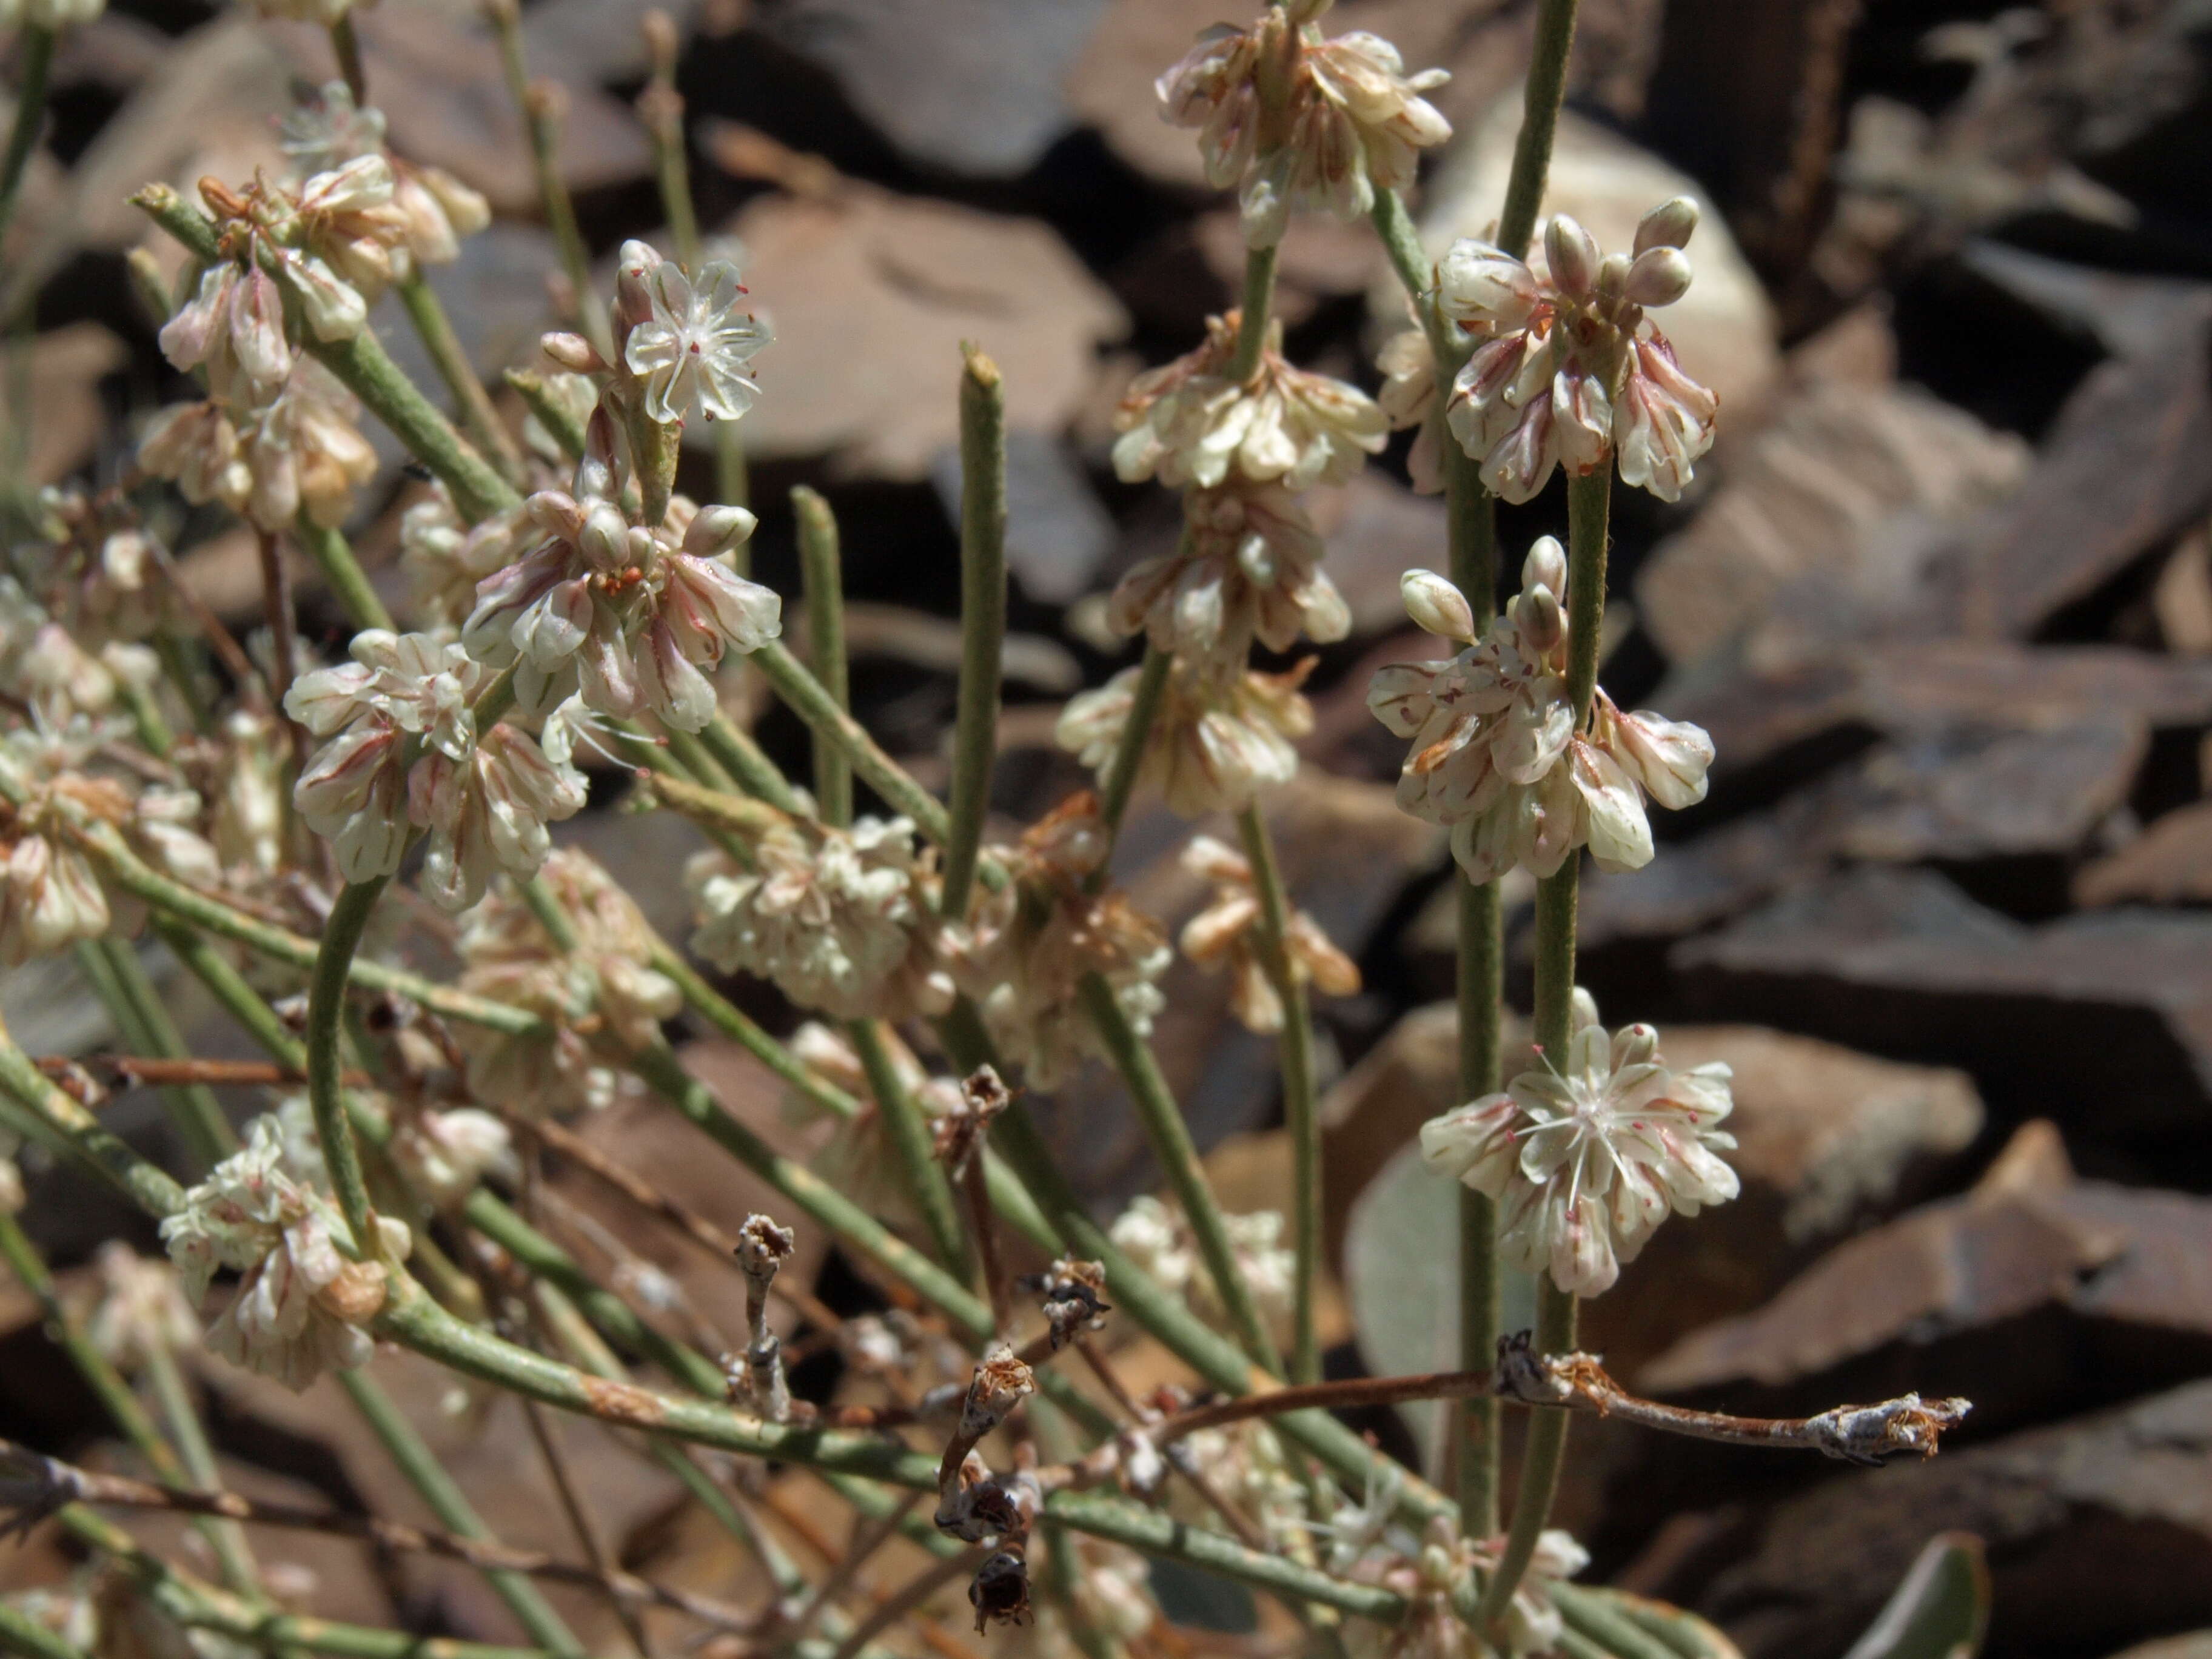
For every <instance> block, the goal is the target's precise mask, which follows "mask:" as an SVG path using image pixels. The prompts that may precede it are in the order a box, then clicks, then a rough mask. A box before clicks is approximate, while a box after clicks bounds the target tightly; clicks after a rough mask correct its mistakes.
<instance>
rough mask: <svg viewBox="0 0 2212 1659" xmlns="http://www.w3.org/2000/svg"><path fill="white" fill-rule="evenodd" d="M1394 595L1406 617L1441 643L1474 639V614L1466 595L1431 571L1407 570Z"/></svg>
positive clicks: (1399, 580) (1400, 579)
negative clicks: (1402, 603) (1398, 596)
mask: <svg viewBox="0 0 2212 1659" xmlns="http://www.w3.org/2000/svg"><path fill="white" fill-rule="evenodd" d="M1398 592H1400V593H1401V595H1402V596H1403V597H1404V599H1405V601H1406V614H1407V616H1409V617H1412V618H1413V621H1414V623H1416V624H1417V625H1418V626H1419V627H1420V628H1421V629H1423V630H1424V631H1425V632H1427V633H1431V634H1434V635H1437V638H1439V639H1445V640H1472V639H1473V638H1474V609H1473V608H1472V607H1471V606H1470V605H1468V602H1467V595H1466V594H1464V593H1462V592H1460V591H1459V589H1457V588H1456V587H1455V586H1452V585H1451V584H1450V583H1449V582H1448V581H1446V580H1444V579H1443V577H1442V576H1439V575H1438V574H1437V573H1436V572H1435V571H1433V570H1408V571H1407V573H1406V574H1404V575H1402V576H1401V577H1400V578H1399V579H1398Z"/></svg>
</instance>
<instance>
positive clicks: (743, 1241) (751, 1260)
mask: <svg viewBox="0 0 2212 1659" xmlns="http://www.w3.org/2000/svg"><path fill="white" fill-rule="evenodd" d="M794 1242H795V1237H794V1235H793V1232H792V1231H791V1229H790V1228H788V1227H779V1226H777V1225H775V1222H773V1221H771V1220H770V1219H769V1218H768V1217H766V1216H764V1215H749V1216H747V1217H746V1218H745V1225H744V1226H742V1227H740V1228H738V1267H742V1268H743V1269H744V1275H745V1358H744V1383H745V1392H746V1393H747V1395H749V1396H750V1398H751V1401H752V1403H753V1408H754V1409H755V1410H756V1411H757V1412H759V1413H760V1414H761V1415H762V1416H763V1417H764V1418H766V1419H768V1420H769V1422H771V1423H782V1422H786V1421H788V1420H789V1419H790V1417H791V1383H790V1381H789V1379H788V1378H787V1377H786V1376H784V1373H783V1346H782V1344H781V1342H780V1341H779V1340H777V1338H776V1334H775V1331H774V1329H772V1328H770V1327H769V1322H768V1293H769V1286H770V1285H773V1284H775V1275H776V1270H777V1269H778V1268H779V1267H781V1266H782V1265H783V1263H784V1261H785V1259H786V1258H787V1257H788V1256H789V1255H791V1251H792V1246H793V1243H794ZM723 1364H725V1366H728V1365H729V1364H730V1362H729V1360H728V1359H727V1358H725V1359H724V1361H723ZM732 1375H733V1378H734V1370H733V1371H732Z"/></svg>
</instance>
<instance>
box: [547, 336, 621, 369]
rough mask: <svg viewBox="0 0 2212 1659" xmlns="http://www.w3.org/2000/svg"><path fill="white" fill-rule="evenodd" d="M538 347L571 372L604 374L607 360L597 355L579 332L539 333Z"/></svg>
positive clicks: (596, 351) (595, 350)
mask: <svg viewBox="0 0 2212 1659" xmlns="http://www.w3.org/2000/svg"><path fill="white" fill-rule="evenodd" d="M538 349H539V350H540V351H542V352H544V354H545V355H546V356H548V357H550V358H551V359H552V360H553V361H554V362H556V363H558V364H560V366H561V367H562V368H565V369H567V370H568V372H569V373H570V374H605V373H606V372H607V360H606V359H605V358H604V357H602V356H599V352H598V350H597V349H595V348H594V347H593V346H592V343H591V342H590V341H589V340H587V339H586V338H585V337H583V336H582V335H580V334H569V333H565V332H556V333H552V334H546V335H541V336H540V337H538Z"/></svg>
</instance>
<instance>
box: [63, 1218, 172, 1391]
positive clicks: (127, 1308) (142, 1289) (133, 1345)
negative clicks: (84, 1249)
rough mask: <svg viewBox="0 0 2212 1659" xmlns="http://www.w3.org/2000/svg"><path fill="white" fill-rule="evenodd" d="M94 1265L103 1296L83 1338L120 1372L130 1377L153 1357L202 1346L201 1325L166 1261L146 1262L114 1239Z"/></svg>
mask: <svg viewBox="0 0 2212 1659" xmlns="http://www.w3.org/2000/svg"><path fill="white" fill-rule="evenodd" d="M93 1265H94V1267H95V1268H96V1269H97V1271H98V1273H99V1295H98V1299H97V1300H96V1301H94V1303H93V1304H92V1307H91V1309H90V1310H89V1311H88V1313H87V1314H86V1316H85V1319H84V1334H85V1337H86V1339H87V1340H89V1341H90V1342H91V1344H92V1346H94V1347H95V1348H97V1349H99V1350H100V1353H101V1354H102V1355H103V1356H104V1357H105V1358H106V1359H107V1361H108V1363H109V1364H112V1365H113V1366H114V1367H115V1368H116V1369H117V1370H119V1371H121V1372H123V1373H124V1374H125V1376H130V1375H132V1374H135V1373H136V1372H137V1371H138V1370H140V1369H141V1368H142V1367H143V1365H144V1364H146V1361H147V1358H148V1356H149V1355H150V1354H154V1353H157V1352H167V1353H175V1352H180V1351H184V1350H189V1349H190V1348H191V1347H193V1346H195V1345H196V1344H197V1342H198V1341H199V1340H200V1322H199V1320H198V1319H197V1317H196V1316H194V1315H193V1313H192V1308H191V1303H189V1302H187V1301H186V1300H185V1295H184V1291H183V1290H182V1289H181V1288H180V1287H179V1285H178V1283H177V1273H176V1269H175V1268H174V1267H171V1266H170V1265H169V1263H168V1262H167V1261H148V1260H147V1259H146V1258H145V1257H144V1256H142V1255H139V1254H138V1252H137V1251H136V1250H134V1249H131V1247H130V1246H129V1245H128V1244H126V1243H124V1242H123V1241H122V1240H121V1239H119V1238H112V1239H110V1240H108V1242H107V1243H105V1244H103V1245H101V1246H100V1253H99V1255H96V1256H94V1258H93Z"/></svg>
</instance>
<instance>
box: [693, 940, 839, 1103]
mask: <svg viewBox="0 0 2212 1659" xmlns="http://www.w3.org/2000/svg"><path fill="white" fill-rule="evenodd" d="M653 969H654V970H655V971H656V972H658V973H659V974H662V975H665V976H666V977H667V978H669V979H671V980H673V981H675V982H676V988H677V989H678V990H679V991H681V992H682V993H683V994H684V1001H685V1002H687V1003H689V1004H690V1006H691V1008H692V1009H693V1011H694V1012H696V1013H697V1014H699V1015H700V1017H701V1018H703V1019H705V1020H706V1022H707V1023H708V1024H709V1025H711V1026H713V1027H714V1030H717V1031H719V1032H720V1033H721V1034H722V1035H723V1036H726V1037H727V1038H729V1039H730V1041H732V1042H734V1043H736V1044H737V1045H738V1047H739V1048H743V1049H744V1051H745V1052H746V1053H747V1054H750V1055H751V1056H752V1057H753V1058H754V1059H755V1060H758V1061H760V1063H761V1064H762V1065H763V1066H767V1067H768V1069H769V1071H771V1072H773V1073H775V1075H776V1077H777V1079H779V1080H780V1081H781V1082H782V1083H783V1084H784V1085H787V1087H789V1088H791V1089H793V1090H795V1091H798V1092H799V1094H802V1095H804V1096H805V1097H806V1100H807V1102H808V1103H809V1104H811V1105H812V1106H814V1107H816V1108H817V1109H820V1110H822V1111H825V1112H827V1113H829V1115H831V1116H832V1117H836V1118H845V1119H849V1118H852V1117H854V1116H856V1115H859V1112H860V1102H858V1101H856V1100H854V1098H853V1097H852V1096H850V1095H848V1094H847V1093H846V1092H845V1091H843V1090H842V1089H840V1088H839V1087H838V1086H837V1085H836V1084H834V1083H831V1082H829V1080H828V1079H825V1078H823V1077H821V1076H819V1075H817V1073H815V1072H813V1071H812V1070H811V1069H810V1068H809V1067H807V1066H805V1065H803V1064H802V1063H801V1062H800V1061H799V1060H798V1058H797V1057H796V1056H794V1055H793V1054H792V1052H791V1050H790V1049H789V1048H786V1047H785V1046H784V1045H783V1044H782V1043H781V1042H777V1041H776V1040H775V1038H774V1037H772V1036H769V1034H768V1033H767V1032H766V1031H764V1030H762V1029H761V1028H760V1026H758V1025H757V1024H754V1023H753V1020H752V1018H750V1016H749V1015H748V1014H746V1012H744V1009H742V1008H740V1007H738V1006H737V1004H735V1003H733V1002H732V1001H731V1000H729V999H728V998H727V997H726V996H724V995H723V994H721V993H720V992H719V991H717V990H716V989H715V988H714V987H713V986H711V985H709V984H708V983H707V981H705V980H704V979H702V977H701V976H700V975H699V974H698V972H697V971H696V969H693V968H692V966H691V964H690V963H688V962H686V961H684V958H683V957H680V956H678V955H677V953H676V952H675V951H671V950H670V949H668V948H667V947H666V946H665V945H663V946H661V947H660V948H659V949H658V950H656V951H654V952H653Z"/></svg>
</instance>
